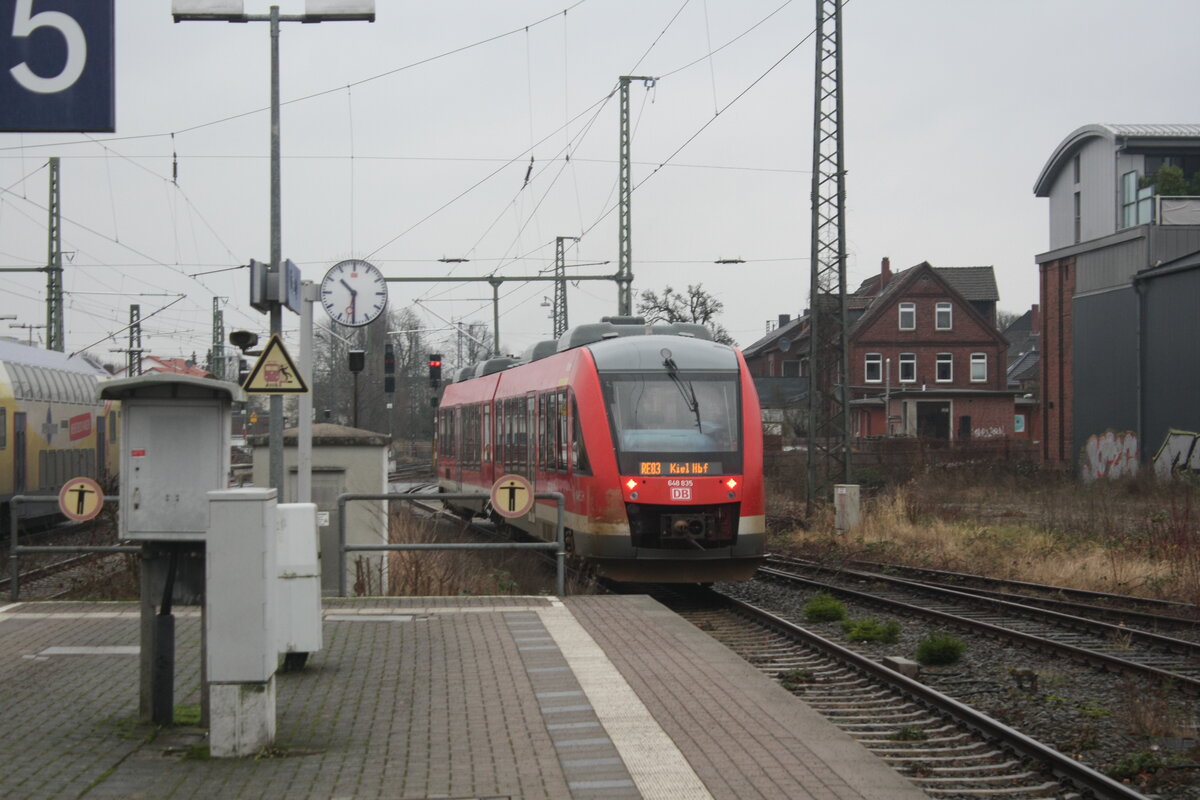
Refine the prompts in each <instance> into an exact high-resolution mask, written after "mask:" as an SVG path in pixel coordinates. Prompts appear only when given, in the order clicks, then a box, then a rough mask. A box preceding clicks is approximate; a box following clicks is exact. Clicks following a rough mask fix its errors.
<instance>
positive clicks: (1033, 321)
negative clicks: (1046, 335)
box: [1029, 303, 1042, 336]
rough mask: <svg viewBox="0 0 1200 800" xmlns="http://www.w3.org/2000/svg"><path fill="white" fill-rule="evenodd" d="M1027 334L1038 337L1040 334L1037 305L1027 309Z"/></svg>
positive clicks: (1039, 318)
mask: <svg viewBox="0 0 1200 800" xmlns="http://www.w3.org/2000/svg"><path fill="white" fill-rule="evenodd" d="M1029 332H1030V333H1032V334H1034V335H1035V336H1040V335H1041V333H1042V315H1041V312H1040V311H1038V304H1037V303H1034V304H1033V305H1032V306H1030V307H1029Z"/></svg>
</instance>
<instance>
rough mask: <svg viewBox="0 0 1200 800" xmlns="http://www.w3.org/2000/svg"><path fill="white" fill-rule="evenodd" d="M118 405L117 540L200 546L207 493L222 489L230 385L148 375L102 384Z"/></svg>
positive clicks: (233, 396) (103, 393) (233, 392)
mask: <svg viewBox="0 0 1200 800" xmlns="http://www.w3.org/2000/svg"><path fill="white" fill-rule="evenodd" d="M99 393H100V398H101V399H102V400H118V401H120V403H121V436H120V441H119V443H118V444H117V446H118V447H120V449H121V459H120V463H121V490H120V495H119V497H120V502H121V506H120V507H121V512H120V520H121V525H120V529H121V537H122V538H124V539H135V540H137V539H142V540H146V539H150V540H169V541H204V538H205V533H206V531H207V529H208V492H210V491H215V490H219V489H225V488H226V487H227V486H228V484H229V461H230V446H231V444H232V437H231V424H232V404H233V402H235V401H238V402H241V401H244V400H245V399H246V395H245V393H244V392H243V391H242V390H241V388H240V387H238V386H237V385H236V384H233V383H229V382H227V381H217V380H211V379H208V378H195V377H192V376H189V375H177V374H171V373H152V374H148V375H139V376H137V377H133V378H122V379H118V380H112V381H106V382H104V383H102V384H100V386H99Z"/></svg>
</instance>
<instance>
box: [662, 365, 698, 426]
mask: <svg viewBox="0 0 1200 800" xmlns="http://www.w3.org/2000/svg"><path fill="white" fill-rule="evenodd" d="M662 357H663V366H664V367H666V368H667V377H668V378H670V379H671V380H672V381H673V382H674V383H675V388H676V389H678V390H679V394H680V395H682V396H683V402H684V403H686V404H687V407H688V411H691V412H692V414H694V415H695V417H696V428H697V429H698V430H699V431H700V432H701V433H704V426H703V424H701V422H700V399H699V398H698V397H696V387H694V386H692V382H691V381H688V382H687V387H686V388H685V387H684V385H683V380H682V379H681V378H680V377H679V365H678V364H676V363H675V359H674V358H672V357H671V351H670V350H668V349H667V348H665V347H664V348H663V349H662Z"/></svg>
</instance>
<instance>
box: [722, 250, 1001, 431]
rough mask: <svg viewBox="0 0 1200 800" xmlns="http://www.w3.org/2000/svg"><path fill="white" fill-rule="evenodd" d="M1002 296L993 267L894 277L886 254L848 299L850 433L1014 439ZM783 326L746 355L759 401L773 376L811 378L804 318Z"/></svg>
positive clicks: (928, 269) (922, 267) (925, 268)
mask: <svg viewBox="0 0 1200 800" xmlns="http://www.w3.org/2000/svg"><path fill="white" fill-rule="evenodd" d="M998 299H999V294H998V292H997V290H996V279H995V273H994V271H993V270H992V268H991V267H958V268H937V267H932V266H930V265H929V264H928V263H921V264H918V265H916V266H915V267H911V268H909V269H906V270H904V271H902V272H898V273H895V274H893V273H892V271H891V264H890V261H889V260H888V259H886V258H885V259H883V262H882V265H881V269H880V273H879V275H877V276H872V277H871V278H869V279H868V280H866V281H864V282H863V283H862V285H861V286H859V288H858V289H857V290H856V291H855V292H854V293H853V294H851V295H849V296H848V297H847V308H848V320H849V324H850V330H849V331H848V335H847V340H848V341H847V345H848V348H847V349H848V354H847V359H848V369H849V373H850V374H849V384H850V390H851V392H850V398H851V399H850V410H851V414H850V416H851V435H852V436H854V437H856V438H866V437H879V436H919V437H925V438H932V439H942V440H950V441H963V440H968V439H975V438H998V437H1007V436H1011V435H1013V427H1014V396H1015V395H1016V394H1017V391H1016V390H1012V389H1009V388H1008V386H1007V375H1006V369H1007V359H1006V351H1007V346H1008V342H1007V341H1006V340H1005V338H1004V336H1003V335H1002V334H1001V333H1000V332H999V331H998V330H996V302H997V300H998ZM780 323H781V324H780V325H779V327H777V328H776V330H774V331H772V332H770V333H768V334H767V336H765V337H764V338H763V339H760V340H759V341H757V342H755V343H753V344H751V345H750V346H749V347H747V348H745V350H744V351H743V352H744V354H745V357H746V361H747V364H748V365H749V367H750V372H751V374H752V375H754V376H756V377H757V378H759V379H760V381H761V383H762V384H763V385H762V386H760V397H762V396H765V397H770V396H771V392H770V388H769V387H770V379H772V378H784V377H792V376H796V377H800V378H804V377H806V376H807V374H808V369H807V359H808V317H807V314H802V315H801V316H800V318H799V319H797V320H791V319H790V318H789V319H787V320H786V322H785V320H784V319H783V318H781V319H780ZM760 381H756V383H757V382H760ZM764 389H765V392H764ZM764 405H766V404H765V403H764Z"/></svg>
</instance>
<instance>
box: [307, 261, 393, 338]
mask: <svg viewBox="0 0 1200 800" xmlns="http://www.w3.org/2000/svg"><path fill="white" fill-rule="evenodd" d="M387 295H388V290H387V281H385V280H384V279H383V275H382V274H381V273H380V272H379V270H378V269H376V267H375V265H374V264H370V263H368V262H366V261H359V260H358V259H350V260H348V261H339V262H338V263H337V264H334V265H333V266H332V267H330V268H329V272H326V273H325V277H324V278H322V279H321V305H323V306H325V311H326V312H328V313H329V317H330V319H332V320H333V321H334V322H337V323H339V324H341V325H347V326H349V327H352V328H359V327H362V326H363V325H368V324H370V323H371V322H374V321H375V319H376V317H378V316H379V315H380V314H382V313H383V310H384V309H385V308H387Z"/></svg>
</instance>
